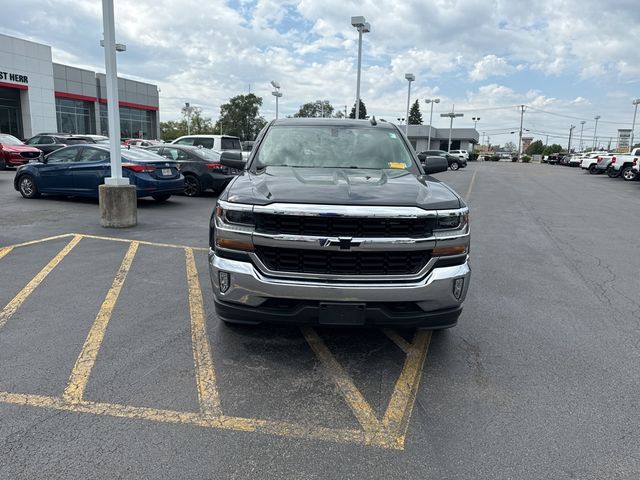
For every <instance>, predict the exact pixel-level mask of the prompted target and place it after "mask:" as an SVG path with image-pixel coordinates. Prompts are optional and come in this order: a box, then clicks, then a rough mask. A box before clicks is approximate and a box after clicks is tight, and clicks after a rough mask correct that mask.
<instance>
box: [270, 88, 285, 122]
mask: <svg viewBox="0 0 640 480" xmlns="http://www.w3.org/2000/svg"><path fill="white" fill-rule="evenodd" d="M271 86H272V87H273V88H275V90H274V91H273V92H271V95H273V96H274V97H276V120H277V119H278V99H279V98H280V97H282V92H281V91H280V83H279V82H276V81H275V80H271Z"/></svg>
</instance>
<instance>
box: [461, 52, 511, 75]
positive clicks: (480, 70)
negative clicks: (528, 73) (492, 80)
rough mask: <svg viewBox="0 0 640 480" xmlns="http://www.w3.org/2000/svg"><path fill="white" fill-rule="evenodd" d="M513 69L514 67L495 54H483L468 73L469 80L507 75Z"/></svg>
mask: <svg viewBox="0 0 640 480" xmlns="http://www.w3.org/2000/svg"><path fill="white" fill-rule="evenodd" d="M514 70H515V67H513V66H511V65H509V63H508V62H507V61H506V60H505V59H504V58H500V57H496V56H495V55H493V54H491V55H485V56H484V57H483V58H482V59H481V60H480V61H478V62H476V64H475V65H474V66H473V70H471V73H469V77H470V78H471V80H476V81H478V80H484V79H486V78H489V77H498V76H504V75H508V74H510V73H511V72H513V71H514Z"/></svg>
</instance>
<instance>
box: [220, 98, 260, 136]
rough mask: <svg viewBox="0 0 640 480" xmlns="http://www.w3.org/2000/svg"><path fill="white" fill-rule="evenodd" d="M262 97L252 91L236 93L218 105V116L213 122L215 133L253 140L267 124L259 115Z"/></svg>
mask: <svg viewBox="0 0 640 480" xmlns="http://www.w3.org/2000/svg"><path fill="white" fill-rule="evenodd" d="M261 106H262V97H258V96H256V95H255V94H253V93H249V94H247V95H236V96H235V97H233V98H231V99H229V101H228V102H227V103H224V104H222V105H221V106H220V117H219V118H218V121H217V122H216V124H215V132H216V133H220V132H222V133H225V134H227V135H235V136H237V137H240V140H243V141H244V140H255V138H256V136H257V135H258V133H259V132H260V130H262V128H263V127H264V126H265V125H266V124H267V121H266V120H265V119H264V117H262V116H260V107H261Z"/></svg>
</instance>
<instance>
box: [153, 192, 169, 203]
mask: <svg viewBox="0 0 640 480" xmlns="http://www.w3.org/2000/svg"><path fill="white" fill-rule="evenodd" d="M151 196H152V197H153V199H154V200H155V201H156V202H158V203H161V202H166V201H167V200H169V198H170V197H171V195H167V194H166V193H163V194H157V195H151Z"/></svg>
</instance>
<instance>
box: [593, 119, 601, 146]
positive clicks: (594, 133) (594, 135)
mask: <svg viewBox="0 0 640 480" xmlns="http://www.w3.org/2000/svg"><path fill="white" fill-rule="evenodd" d="M593 119H594V120H595V121H596V127H595V128H594V129H593V150H595V149H596V138H597V137H596V133H598V120H600V115H596V116H595V117H593Z"/></svg>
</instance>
